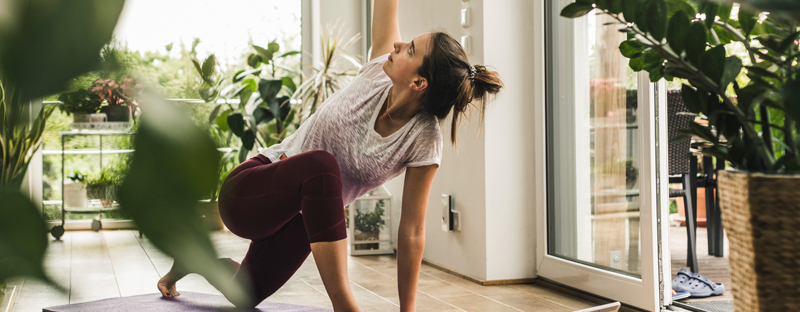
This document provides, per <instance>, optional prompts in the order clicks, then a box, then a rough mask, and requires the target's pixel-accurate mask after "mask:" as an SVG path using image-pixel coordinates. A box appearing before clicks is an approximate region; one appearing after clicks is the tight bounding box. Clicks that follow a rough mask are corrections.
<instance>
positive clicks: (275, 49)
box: [267, 41, 281, 55]
mask: <svg viewBox="0 0 800 312" xmlns="http://www.w3.org/2000/svg"><path fill="white" fill-rule="evenodd" d="M267 47H268V48H269V50H270V51H272V54H273V55H275V52H278V50H280V49H281V45H280V44H278V43H277V42H275V41H273V42H270V43H269V44H268V45H267Z"/></svg>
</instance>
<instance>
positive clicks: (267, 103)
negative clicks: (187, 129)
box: [194, 41, 299, 162]
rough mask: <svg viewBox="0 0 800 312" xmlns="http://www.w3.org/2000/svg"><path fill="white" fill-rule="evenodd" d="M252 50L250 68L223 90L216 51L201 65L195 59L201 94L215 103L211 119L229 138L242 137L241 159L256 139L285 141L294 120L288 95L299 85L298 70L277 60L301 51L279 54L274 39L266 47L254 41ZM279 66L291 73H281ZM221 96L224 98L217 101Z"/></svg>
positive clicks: (266, 143) (262, 143) (262, 142)
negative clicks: (296, 80)
mask: <svg viewBox="0 0 800 312" xmlns="http://www.w3.org/2000/svg"><path fill="white" fill-rule="evenodd" d="M253 50H254V51H255V53H251V54H250V55H249V56H248V57H247V65H248V66H249V67H250V68H249V69H243V70H240V71H238V72H236V73H235V74H234V75H233V77H231V78H230V80H231V85H228V86H227V87H225V88H224V89H222V90H219V88H220V86H221V85H223V83H224V82H225V80H226V78H225V77H223V76H222V75H221V74H217V73H216V69H215V68H216V65H215V64H216V58H215V57H214V55H213V54H212V55H210V56H209V57H208V58H207V59H206V60H205V61H204V62H203V64H202V65H201V64H200V62H198V61H194V64H195V69H196V70H197V72H198V73H199V74H200V76H201V78H202V81H203V86H202V87H201V89H200V90H199V93H200V96H201V97H202V98H203V100H204V101H205V102H206V103H212V102H213V103H215V104H214V105H216V107H215V108H214V110H213V111H212V112H211V114H210V115H209V118H208V120H209V122H211V123H216V124H217V126H218V127H219V128H220V129H221V130H222V131H225V132H228V139H230V138H231V136H232V135H236V136H237V137H239V138H240V139H241V142H242V145H241V146H242V147H241V148H240V149H239V162H242V161H244V160H245V158H246V157H247V152H248V151H250V150H252V149H253V147H254V146H255V143H256V142H258V144H259V145H260V146H262V147H267V146H271V145H273V144H275V143H278V142H280V141H282V140H283V139H284V138H285V137H286V136H287V130H288V129H289V128H290V125H292V122H293V121H294V114H293V110H292V109H291V105H290V102H289V96H290V95H291V94H292V93H294V92H295V90H296V89H297V87H296V85H295V83H294V78H293V77H292V76H295V75H296V71H294V70H293V69H291V68H287V67H285V66H281V65H279V64H277V63H276V62H278V61H280V60H281V59H283V58H286V57H289V56H292V55H296V54H299V52H298V51H288V52H285V53H282V54H278V52H279V51H280V44H278V43H277V42H274V41H273V42H270V43H269V44H268V45H267V47H266V48H265V47H261V46H257V45H253ZM278 69H280V70H282V71H283V72H285V73H288V74H287V75H285V76H281V74H280V72H279V71H278ZM218 99H224V101H222V103H216V102H217V101H218ZM235 99H238V100H239V105H238V106H234V105H232V104H231V102H233V101H231V100H235ZM259 125H263V126H261V127H259Z"/></svg>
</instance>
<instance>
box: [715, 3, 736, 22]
mask: <svg viewBox="0 0 800 312" xmlns="http://www.w3.org/2000/svg"><path fill="white" fill-rule="evenodd" d="M732 10H733V6H732V5H731V4H730V3H719V10H718V11H717V16H719V21H720V22H723V23H728V21H729V20H730V19H731V11H732Z"/></svg>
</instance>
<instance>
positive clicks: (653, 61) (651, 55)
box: [644, 49, 664, 72]
mask: <svg viewBox="0 0 800 312" xmlns="http://www.w3.org/2000/svg"><path fill="white" fill-rule="evenodd" d="M663 64H664V58H663V57H661V53H659V52H658V51H656V50H655V49H653V50H650V51H647V52H645V53H644V70H646V71H648V72H651V71H654V70H657V69H661V66H662V65H663Z"/></svg>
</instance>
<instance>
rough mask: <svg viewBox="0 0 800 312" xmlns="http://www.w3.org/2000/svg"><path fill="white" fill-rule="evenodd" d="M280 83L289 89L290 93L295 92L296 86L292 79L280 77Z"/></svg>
mask: <svg viewBox="0 0 800 312" xmlns="http://www.w3.org/2000/svg"><path fill="white" fill-rule="evenodd" d="M281 83H282V84H283V85H284V86H286V87H287V88H289V90H290V91H292V93H294V92H295V91H297V86H296V85H295V84H294V80H293V79H292V77H289V76H286V77H282V78H281Z"/></svg>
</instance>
